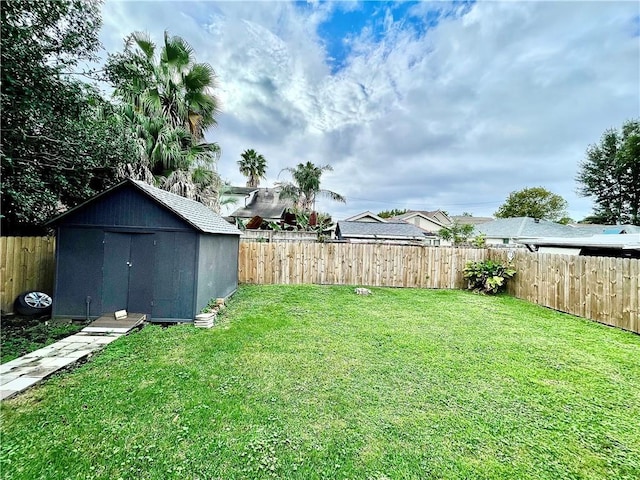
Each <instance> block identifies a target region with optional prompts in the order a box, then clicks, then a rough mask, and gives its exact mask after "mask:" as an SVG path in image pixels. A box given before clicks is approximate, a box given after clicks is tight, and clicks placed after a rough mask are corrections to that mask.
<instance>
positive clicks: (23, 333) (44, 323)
mask: <svg viewBox="0 0 640 480" xmlns="http://www.w3.org/2000/svg"><path fill="white" fill-rule="evenodd" d="M88 323H89V322H87V321H85V320H80V321H76V320H70V319H61V320H51V319H50V318H49V316H44V317H25V316H21V315H2V318H1V320H0V342H1V343H2V355H1V358H0V363H6V362H8V361H10V360H13V359H14V358H18V357H21V356H23V355H26V354H27V353H30V352H33V351H34V350H38V349H39V348H42V347H46V346H47V345H50V344H52V343H54V342H56V341H58V340H60V339H62V338H65V337H68V336H69V335H73V334H74V333H77V332H79V331H80V330H82V329H83V328H84V327H86V326H87V324H88Z"/></svg>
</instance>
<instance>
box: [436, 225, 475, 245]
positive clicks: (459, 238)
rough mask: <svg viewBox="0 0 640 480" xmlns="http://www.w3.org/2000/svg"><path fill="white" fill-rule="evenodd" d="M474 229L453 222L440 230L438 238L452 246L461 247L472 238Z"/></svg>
mask: <svg viewBox="0 0 640 480" xmlns="http://www.w3.org/2000/svg"><path fill="white" fill-rule="evenodd" d="M473 231H474V227H473V225H470V224H464V225H463V224H460V223H457V222H454V223H453V224H452V225H449V226H448V227H444V228H441V229H440V230H439V231H438V234H437V235H438V236H439V237H440V238H442V239H443V240H447V241H450V242H452V243H453V244H454V245H462V244H465V243H469V239H470V238H471V237H472V236H473Z"/></svg>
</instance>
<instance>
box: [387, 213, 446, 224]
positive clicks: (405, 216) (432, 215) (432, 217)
mask: <svg viewBox="0 0 640 480" xmlns="http://www.w3.org/2000/svg"><path fill="white" fill-rule="evenodd" d="M438 213H440V214H442V215H444V216H445V217H446V218H449V217H448V216H447V215H446V214H445V213H444V212H443V211H442V210H432V211H427V210H410V211H408V212H406V213H403V214H402V215H396V216H395V217H392V218H391V221H396V222H397V221H405V220H407V219H409V218H411V217H416V216H418V217H423V218H425V219H427V220H429V221H431V222H433V223H435V224H437V225H439V226H441V227H444V226H445V224H444V223H443V222H442V221H441V220H439V219H437V218H436V215H437V214H438ZM447 225H448V223H447Z"/></svg>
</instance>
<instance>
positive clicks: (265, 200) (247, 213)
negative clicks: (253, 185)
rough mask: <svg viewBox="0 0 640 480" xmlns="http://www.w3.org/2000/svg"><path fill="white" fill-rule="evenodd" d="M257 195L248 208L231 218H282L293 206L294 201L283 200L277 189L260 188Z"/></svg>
mask: <svg viewBox="0 0 640 480" xmlns="http://www.w3.org/2000/svg"><path fill="white" fill-rule="evenodd" d="M254 190H257V192H256V194H255V195H254V196H253V198H252V199H251V203H249V204H248V205H247V206H246V207H241V208H238V209H237V210H235V211H234V212H233V213H232V214H231V215H230V216H231V217H235V218H253V217H256V216H258V217H261V218H264V219H267V218H280V217H282V215H283V214H284V211H285V210H286V209H287V208H289V207H292V206H293V201H292V200H289V199H281V198H280V192H279V190H278V189H275V188H258V189H254Z"/></svg>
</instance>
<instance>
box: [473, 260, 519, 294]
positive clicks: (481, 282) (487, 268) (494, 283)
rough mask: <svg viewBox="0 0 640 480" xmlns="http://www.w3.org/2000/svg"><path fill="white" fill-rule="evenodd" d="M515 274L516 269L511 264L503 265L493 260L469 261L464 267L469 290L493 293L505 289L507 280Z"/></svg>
mask: <svg viewBox="0 0 640 480" xmlns="http://www.w3.org/2000/svg"><path fill="white" fill-rule="evenodd" d="M515 274H516V271H515V270H514V269H513V268H512V267H511V265H503V264H501V263H499V262H494V261H492V260H485V261H484V262H467V265H466V266H465V268H464V278H466V279H467V281H468V288H469V290H473V291H474V292H478V293H486V294H491V295H492V294H495V293H498V292H502V291H504V290H505V288H506V286H507V280H508V279H510V278H511V277H513V276H514V275H515Z"/></svg>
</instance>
